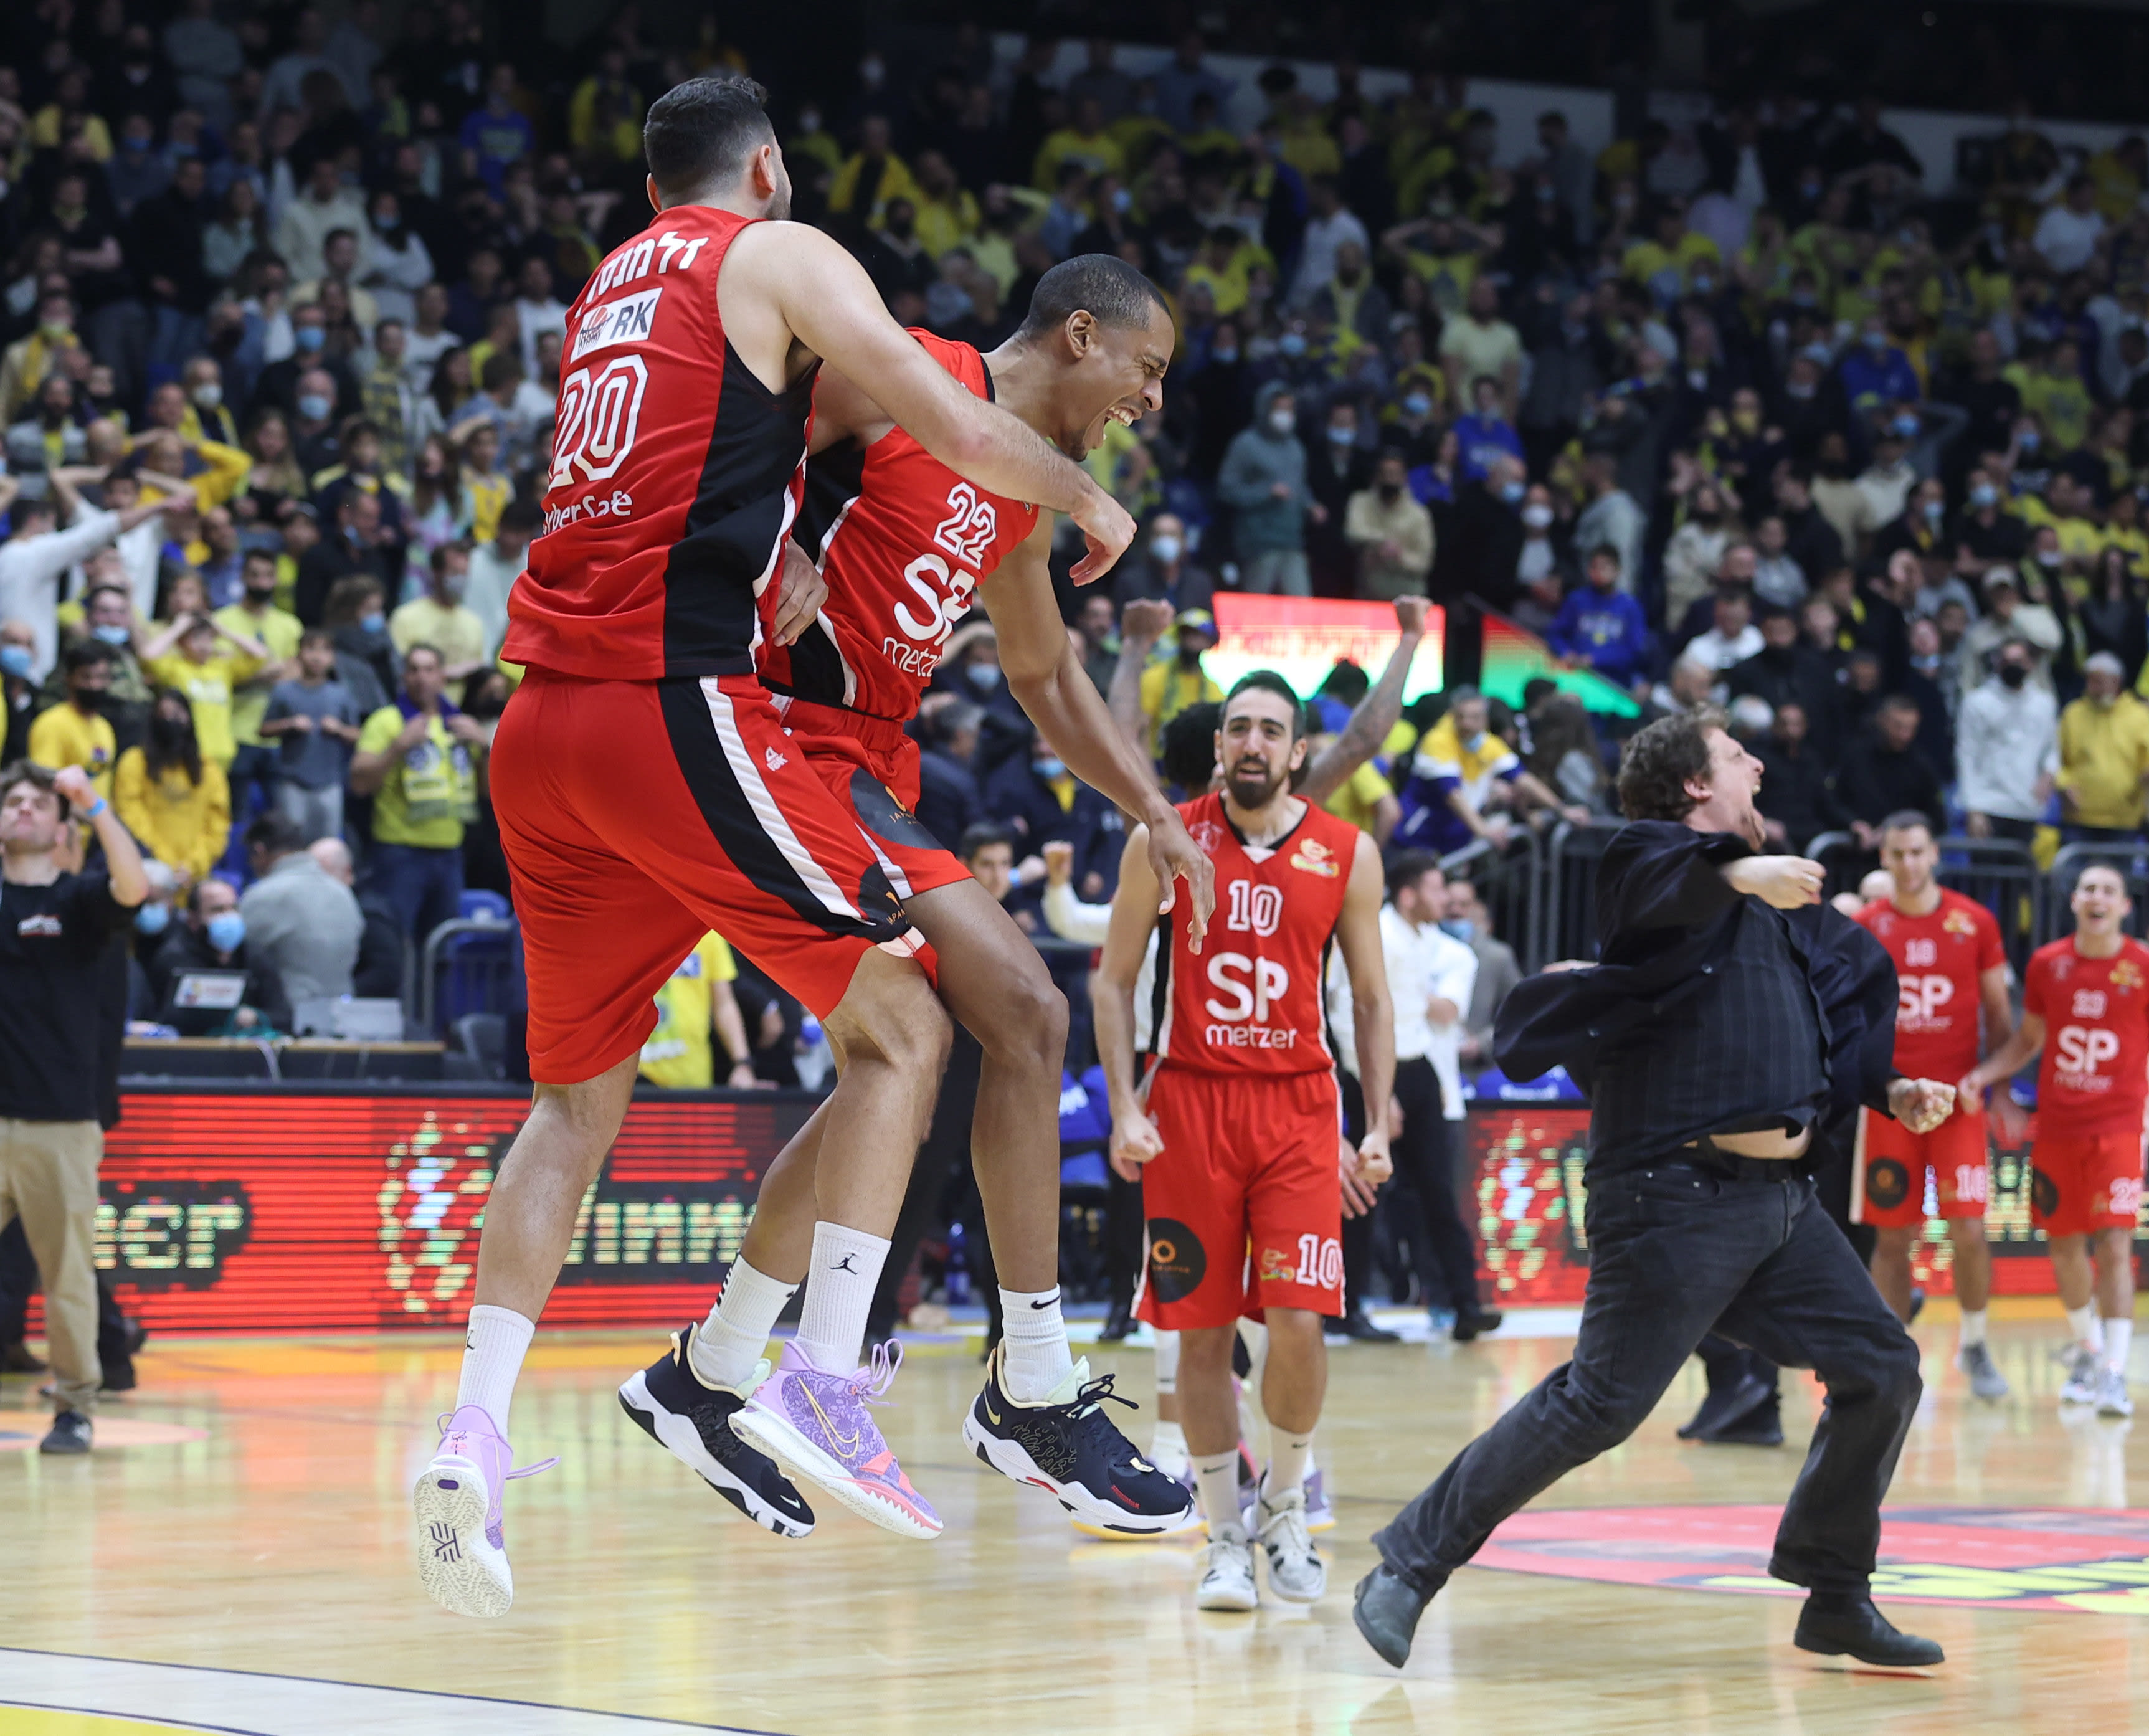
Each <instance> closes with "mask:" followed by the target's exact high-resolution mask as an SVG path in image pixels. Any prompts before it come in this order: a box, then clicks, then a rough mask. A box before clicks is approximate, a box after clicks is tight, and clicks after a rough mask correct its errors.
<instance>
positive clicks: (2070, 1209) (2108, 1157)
mask: <svg viewBox="0 0 2149 1736" xmlns="http://www.w3.org/2000/svg"><path fill="white" fill-rule="evenodd" d="M2030 1164H2031V1170H2030V1221H2031V1223H2033V1224H2035V1225H2037V1227H2038V1228H2039V1229H2041V1230H2043V1231H2044V1232H2045V1234H2046V1235H2091V1233H2093V1232H2094V1231H2096V1230H2125V1229H2129V1228H2131V1227H2132V1225H2133V1224H2134V1221H2135V1220H2136V1217H2137V1216H2138V1215H2140V1213H2141V1128H2140V1127H2139V1125H2136V1126H2133V1127H2130V1128H2126V1129H2123V1130H2120V1131H2118V1132H2115V1133H2050V1134H2048V1133H2043V1132H2040V1133H2039V1134H2038V1135H2037V1139H2036V1144H2035V1145H2033V1146H2032V1147H2031V1152H2030Z"/></svg>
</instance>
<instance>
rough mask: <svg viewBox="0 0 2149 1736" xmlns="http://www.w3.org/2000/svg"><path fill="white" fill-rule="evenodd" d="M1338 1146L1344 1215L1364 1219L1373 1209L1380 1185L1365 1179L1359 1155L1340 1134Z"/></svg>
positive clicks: (1337, 1159) (1338, 1170) (1338, 1167)
mask: <svg viewBox="0 0 2149 1736" xmlns="http://www.w3.org/2000/svg"><path fill="white" fill-rule="evenodd" d="M1336 1175H1338V1177H1339V1178H1340V1179H1341V1181H1342V1183H1343V1215H1344V1216H1345V1217H1346V1218H1362V1217H1363V1216H1365V1215H1366V1213H1367V1212H1369V1211H1371V1210H1372V1209H1373V1198H1374V1195H1375V1194H1376V1192H1377V1191H1378V1190H1379V1187H1380V1184H1379V1183H1378V1182H1375V1181H1368V1180H1366V1179H1365V1177H1364V1175H1362V1174H1361V1170H1360V1166H1359V1162H1358V1154H1357V1152H1356V1150H1354V1149H1353V1148H1352V1146H1351V1142H1350V1141H1349V1140H1346V1139H1345V1138H1343V1137H1342V1135H1340V1134H1339V1135H1336Z"/></svg>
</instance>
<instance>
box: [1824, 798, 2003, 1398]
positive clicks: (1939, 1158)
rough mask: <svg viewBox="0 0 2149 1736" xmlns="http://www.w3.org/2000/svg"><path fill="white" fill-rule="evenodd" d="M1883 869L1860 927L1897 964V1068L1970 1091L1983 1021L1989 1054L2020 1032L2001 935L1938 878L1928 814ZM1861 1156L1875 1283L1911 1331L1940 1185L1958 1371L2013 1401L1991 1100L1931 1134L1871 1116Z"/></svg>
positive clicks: (1863, 1209) (1857, 1207) (1896, 829)
mask: <svg viewBox="0 0 2149 1736" xmlns="http://www.w3.org/2000/svg"><path fill="white" fill-rule="evenodd" d="M1880 862H1881V865H1882V866H1883V867H1884V868H1886V869H1887V871H1888V873H1889V875H1890V878H1892V880H1893V881H1894V888H1895V889H1894V891H1893V892H1892V893H1891V894H1890V896H1889V897H1887V898H1878V899H1875V901H1874V902H1873V903H1870V904H1868V905H1866V906H1865V908H1864V909H1862V910H1860V912H1859V913H1858V916H1857V920H1858V922H1859V923H1860V924H1861V925H1862V926H1863V927H1864V928H1866V929H1867V930H1868V931H1869V932H1870V933H1871V934H1872V936H1873V938H1875V940H1878V941H1879V942H1880V944H1881V945H1882V946H1884V947H1885V948H1886V949H1887V951H1888V956H1889V957H1890V959H1894V960H1895V981H1896V985H1897V996H1898V998H1897V1008H1896V1013H1895V1065H1896V1066H1897V1067H1898V1068H1899V1069H1901V1070H1902V1071H1903V1072H1905V1073H1907V1074H1910V1076H1911V1077H1912V1078H1914V1079H1960V1078H1962V1077H1963V1075H1964V1074H1966V1073H1968V1072H1969V1071H1970V1069H1972V1068H1973V1067H1975V1065H1976V1064H1977V1054H1978V1024H1977V1021H1978V1014H1979V1013H1980V1011H1981V1012H1982V1013H1983V1014H1984V1015H1985V1044H1986V1046H1987V1047H1988V1048H1990V1049H2000V1048H2001V1047H2002V1046H2003V1045H2004V1044H2006V1041H2007V1039H2008V1038H2009V1037H2010V1036H2011V1034H2013V1031H2014V1026H2015V1019H2014V1009H2012V1007H2011V1006H2010V1005H2009V1004H2008V999H2007V959H2006V954H2005V953H2004V952H2003V951H2002V950H2001V943H2000V924H1999V923H1996V922H1995V921H1994V920H1993V917H1992V913H1991V912H1990V910H1987V909H1986V908H1985V906H1984V905H1982V904H1980V903H1978V902H1977V901H1976V900H1975V898H1965V897H1964V896H1963V895H1962V894H1961V893H1959V892H1950V891H1949V890H1948V889H1947V888H1945V887H1944V886H1942V885H1941V884H1940V882H1939V881H1938V880H1936V879H1935V878H1934V877H1933V876H1934V871H1935V868H1938V867H1939V865H1940V850H1939V848H1938V847H1937V846H1936V845H1935V843H1934V842H1933V828H1932V825H1931V823H1930V821H1928V820H1927V819H1926V818H1925V816H1924V815H1923V814H1920V813H1909V812H1905V813H1894V814H1890V815H1889V816H1888V818H1886V819H1885V820H1883V821H1882V822H1881V823H1880ZM1858 1151H1859V1157H1858V1171H1859V1174H1858V1176H1857V1179H1856V1180H1855V1182H1854V1184H1853V1185H1852V1190H1851V1199H1850V1212H1851V1216H1852V1218H1853V1219H1854V1220H1855V1221H1857V1222H1859V1223H1862V1224H1870V1225H1873V1226H1874V1227H1875V1230H1877V1231H1878V1232H1879V1240H1878V1241H1877V1243H1876V1244H1875V1247H1874V1250H1873V1281H1874V1282H1875V1284H1877V1285H1879V1286H1880V1294H1881V1295H1882V1296H1885V1297H1886V1298H1887V1299H1888V1306H1890V1307H1891V1308H1893V1309H1894V1310H1895V1316H1896V1318H1897V1319H1899V1320H1903V1321H1907V1320H1909V1319H1910V1248H1911V1245H1912V1244H1914V1243H1915V1241H1916V1240H1917V1239H1918V1232H1919V1231H1920V1230H1921V1229H1923V1228H1924V1227H1925V1177H1926V1175H1928V1174H1929V1173H1930V1175H1931V1176H1932V1178H1933V1185H1934V1191H1935V1197H1936V1198H1937V1200H1938V1202H1939V1205H1940V1216H1941V1218H1942V1219H1943V1220H1945V1223H1946V1225H1947V1234H1948V1242H1949V1245H1950V1247H1951V1248H1952V1249H1953V1250H1954V1252H1955V1299H1956V1301H1959V1302H1960V1304H1961V1305H1962V1340H1961V1343H1960V1345H1959V1346H1957V1348H1956V1351H1955V1364H1956V1366H1958V1367H1960V1369H1961V1370H1962V1371H1964V1372H1965V1374H1967V1375H1968V1376H1970V1391H1973V1392H1975V1394H1976V1395H1977V1396H1979V1397H1980V1398H2005V1397H2006V1396H2007V1380H2006V1376H2004V1375H2002V1374H2001V1372H2000V1370H1999V1367H1998V1366H1997V1365H1996V1363H1995V1362H1994V1361H1993V1360H1992V1352H1991V1351H1990V1348H1989V1347H1988V1346H1986V1344H1985V1305H1986V1303H1987V1302H1988V1301H1990V1298H1991V1295H1992V1250H1991V1249H1990V1247H1989V1246H1988V1245H1986V1243H1985V1200H1986V1196H1987V1195H1989V1194H1990V1191H1991V1187H1990V1178H1991V1169H1990V1164H1989V1163H1988V1161H1987V1146H1986V1143H1985V1103H1984V1099H1983V1098H1981V1097H1980V1096H1978V1095H1976V1094H1973V1093H1970V1092H1960V1093H1958V1094H1957V1095H1956V1098H1955V1112H1954V1113H1953V1114H1952V1115H1950V1116H1949V1117H1948V1118H1947V1120H1945V1121H1943V1122H1941V1123H1940V1125H1939V1126H1938V1127H1935V1129H1933V1130H1932V1131H1931V1132H1930V1133H1913V1132H1911V1131H1910V1129H1909V1128H1907V1127H1905V1125H1903V1124H1902V1123H1901V1122H1900V1121H1897V1120H1893V1119H1892V1118H1890V1117H1889V1116H1887V1115H1876V1114H1875V1113H1874V1111H1872V1110H1870V1109H1869V1110H1865V1120H1864V1125H1862V1126H1861V1127H1860V1130H1859V1143H1858Z"/></svg>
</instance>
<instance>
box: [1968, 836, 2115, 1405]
mask: <svg viewBox="0 0 2149 1736" xmlns="http://www.w3.org/2000/svg"><path fill="white" fill-rule="evenodd" d="M2070 908H2071V909H2072V910H2073V911H2074V913H2075V931H2074V933H2072V934H2071V936H2069V937H2068V938H2066V939H2065V940H2056V941H2054V942H2053V943H2051V945H2050V946H2042V947H2039V948H2038V949H2037V950H2036V953H2034V954H2031V959H2030V969H2029V970H2028V972H2027V973H2026V974H2025V976H2024V979H2023V983H2022V1024H2021V1028H2020V1029H2017V1030H2016V1033H2015V1035H2014V1037H2013V1038H2012V1039H2011V1040H2010V1041H2009V1042H2008V1043H2006V1044H2005V1045H2004V1046H2002V1047H2001V1049H1999V1050H1998V1052H1997V1053H1996V1054H1992V1055H1990V1057H1988V1058H1987V1059H1985V1062H1984V1063H1983V1064H1981V1065H1980V1066H1978V1067H1976V1068H1975V1069H1972V1071H1971V1072H1970V1074H1968V1075H1967V1076H1965V1079H1963V1082H1962V1087H1961V1089H1962V1091H1963V1092H1964V1093H1970V1092H1980V1091H1983V1090H1984V1089H1985V1088H1986V1087H1987V1086H1989V1085H2004V1084H2006V1081H2007V1080H2009V1079H2012V1078H2013V1077H2014V1076H2015V1075H2016V1074H2017V1073H2018V1072H2020V1071H2021V1069H2023V1068H2024V1067H2025V1066H2026V1065H2028V1064H2029V1061H2030V1058H2031V1056H2032V1055H2034V1054H2036V1053H2037V1052H2038V1051H2039V1050H2040V1049H2042V1050H2043V1051H2044V1057H2045V1059H2044V1064H2043V1065H2042V1066H2041V1067H2040V1068H2039V1069H2038V1071H2037V1129H2036V1144H2035V1145H2034V1147H2033V1149H2032V1150H2031V1164H2032V1165H2033V1166H2034V1167H2033V1170H2032V1172H2031V1182H2030V1212H2031V1221H2032V1222H2034V1223H2036V1225H2038V1226H2039V1227H2041V1229H2042V1230H2044V1232H2045V1234H2046V1236H2047V1237H2048V1238H2049V1239H2050V1240H2051V1248H2052V1269H2053V1271H2055V1272H2056V1273H2057V1274H2058V1275H2059V1280H2060V1301H2061V1303H2062V1304H2064V1305H2065V1306H2066V1311H2067V1324H2068V1326H2069V1327H2070V1328H2071V1330H2072V1331H2073V1332H2074V1335H2075V1346H2074V1356H2073V1362H2072V1365H2071V1367H2070V1368H2069V1370H2068V1371H2067V1380H2066V1385H2065V1386H2062V1387H2061V1389H2060V1400H2061V1403H2063V1404H2080V1405H2088V1404H2093V1405H2095V1406H2096V1408H2097V1410H2098V1411H2099V1412H2100V1413H2101V1414H2102V1415H2104V1416H2132V1415H2133V1414H2134V1401H2133V1400H2132V1399H2131V1398H2129V1397H2128V1396H2127V1395H2126V1353H2127V1351H2128V1350H2129V1349H2131V1347H2132V1345H2133V1342H2134V1225H2135V1220H2136V1218H2137V1217H2138V1216H2139V1215H2140V1214H2141V1109H2142V1102H2143V1099H2144V1097H2145V1096H2149V947H2145V946H2143V945H2142V944H2141V942H2140V941H2138V940H2135V939H2132V938H2130V937H2129V936H2128V935H2127V934H2126V933H2125V932H2124V930H2123V929H2122V928H2121V924H2122V923H2125V921H2126V914H2127V913H2128V912H2129V911H2130V910H2131V909H2132V908H2134V905H2133V901H2132V900H2131V899H2130V898H2128V897H2127V896H2126V882H2125V881H2123V880H2121V878H2120V877H2119V870H2118V869H2117V868H2106V867H2104V866H2102V865H2101V864H2100V865H2098V866H2096V867H2092V868H2084V869H2083V870H2082V873H2081V878H2080V879H2078V880H2076V882H2075V891H2074V898H2073V899H2072V901H2071V906H2070ZM2048 1038H2049V1039H2050V1040H2049V1041H2047V1040H2046V1039H2048ZM1994 1108H1995V1112H1996V1114H1997V1115H2000V1116H2001V1118H2002V1119H2003V1120H2006V1121H2014V1120H2016V1119H2017V1115H2016V1110H2015V1109H2014V1105H2013V1103H2012V1101H2011V1099H2008V1098H2007V1097H2006V1094H2004V1093H2003V1094H2002V1095H2001V1098H2000V1099H1998V1100H1997V1101H1996V1104H1995V1105H1994ZM2092 1260H2094V1265H2095V1279H2094V1291H2095V1295H2094V1297H2093V1298H2092V1294H2091V1291H2092V1280H2091V1264H2092ZM2100 1314H2101V1315H2102V1316H2103V1321H2102V1325H2101V1329H2100V1326H2099V1322H2098V1319H2097V1316H2099V1315H2100Z"/></svg>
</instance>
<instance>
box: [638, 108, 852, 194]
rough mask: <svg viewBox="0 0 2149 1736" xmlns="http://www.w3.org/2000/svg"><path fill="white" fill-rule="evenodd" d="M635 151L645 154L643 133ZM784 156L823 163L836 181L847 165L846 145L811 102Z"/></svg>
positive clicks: (800, 113)
mask: <svg viewBox="0 0 2149 1736" xmlns="http://www.w3.org/2000/svg"><path fill="white" fill-rule="evenodd" d="M634 154H635V155H636V156H637V158H638V157H640V156H641V154H642V138H641V135H640V134H639V133H637V135H636V137H635V141H634ZM783 155H784V157H785V159H786V160H787V161H788V162H792V163H798V162H809V163H818V164H820V165H821V167H822V168H823V169H825V170H826V171H827V172H828V176H829V178H830V179H831V181H832V182H833V179H834V177H835V175H836V173H837V171H838V170H839V169H842V168H843V147H842V146H841V145H839V144H838V143H836V140H835V137H834V135H833V134H832V133H829V132H828V129H827V128H824V127H823V125H822V124H821V111H820V110H819V109H818V108H816V107H815V106H814V105H813V103H811V102H808V103H806V104H804V105H803V107H802V108H800V109H799V111H798V125H797V126H796V127H795V128H793V130H792V133H791V136H790V137H789V138H787V139H785V140H784V141H783Z"/></svg>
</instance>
